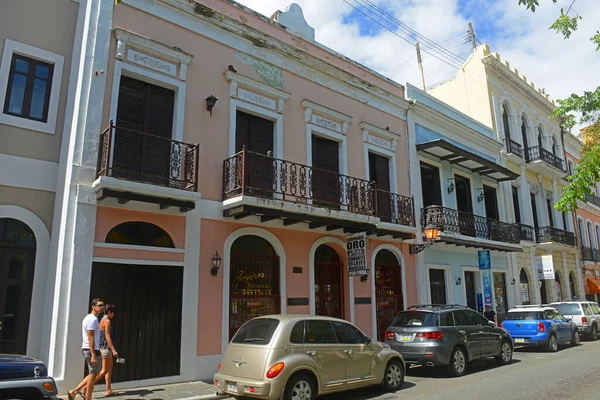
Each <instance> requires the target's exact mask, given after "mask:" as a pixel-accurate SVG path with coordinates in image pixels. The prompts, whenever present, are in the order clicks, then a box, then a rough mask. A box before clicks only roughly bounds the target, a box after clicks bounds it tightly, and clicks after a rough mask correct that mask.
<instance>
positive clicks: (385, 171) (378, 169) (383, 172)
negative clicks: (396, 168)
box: [369, 153, 390, 192]
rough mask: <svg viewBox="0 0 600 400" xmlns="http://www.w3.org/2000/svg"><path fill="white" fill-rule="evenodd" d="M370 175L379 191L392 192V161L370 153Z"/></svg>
mask: <svg viewBox="0 0 600 400" xmlns="http://www.w3.org/2000/svg"><path fill="white" fill-rule="evenodd" d="M369 175H370V176H369V180H371V181H375V183H376V184H377V189H380V190H385V191H387V192H389V191H390V160H389V159H388V158H387V157H384V156H380V155H379V154H374V153H369Z"/></svg>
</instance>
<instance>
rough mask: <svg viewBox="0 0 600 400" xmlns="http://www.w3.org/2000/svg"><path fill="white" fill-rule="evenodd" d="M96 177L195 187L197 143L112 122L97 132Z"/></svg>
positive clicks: (187, 188)
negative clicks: (122, 126) (127, 127)
mask: <svg viewBox="0 0 600 400" xmlns="http://www.w3.org/2000/svg"><path fill="white" fill-rule="evenodd" d="M99 147H100V149H99V151H98V166H97V169H96V177H100V176H110V177H114V178H120V179H126V180H129V181H137V182H143V183H150V184H153V185H158V186H165V187H170V188H175V189H181V190H188V191H194V192H195V191H197V190H198V175H197V168H198V145H197V144H189V143H183V142H179V141H177V140H172V139H171V138H166V137H162V136H157V135H150V134H147V133H143V132H138V131H135V130H132V129H126V128H121V127H118V126H115V125H114V124H113V123H112V121H111V122H110V125H109V126H108V128H106V129H105V130H104V131H103V132H102V134H101V135H100V146H99Z"/></svg>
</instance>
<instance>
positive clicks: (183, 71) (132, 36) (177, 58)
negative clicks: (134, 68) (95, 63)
mask: <svg viewBox="0 0 600 400" xmlns="http://www.w3.org/2000/svg"><path fill="white" fill-rule="evenodd" d="M114 34H115V37H116V38H117V49H116V53H115V58H116V59H118V60H121V61H131V62H135V63H136V64H139V65H143V66H145V67H147V68H150V69H153V70H155V71H159V72H162V73H165V74H167V75H171V76H177V75H176V73H175V74H173V73H172V72H173V71H172V70H171V68H170V67H169V64H170V63H169V62H168V61H172V62H174V63H176V64H177V65H179V79H180V80H182V81H185V80H186V78H187V66H188V64H189V63H190V62H191V61H192V59H193V58H194V56H193V55H192V54H190V53H186V52H185V51H183V50H181V49H180V48H177V47H174V46H169V45H167V44H164V43H161V42H158V41H156V40H153V39H150V38H147V37H145V36H142V35H139V34H137V33H134V32H131V31H128V30H126V29H123V28H114ZM131 47H135V48H136V49H138V50H141V51H144V52H145V53H148V54H143V53H140V52H138V51H135V50H134V57H133V58H134V60H136V56H135V53H137V60H136V61H132V60H131V58H130V57H129V54H128V55H127V57H126V56H125V50H126V48H128V53H129V51H131V50H132V49H131ZM154 56H158V57H161V58H162V59H164V60H161V59H158V58H156V57H154ZM167 60H168V61H167ZM171 65H173V64H171Z"/></svg>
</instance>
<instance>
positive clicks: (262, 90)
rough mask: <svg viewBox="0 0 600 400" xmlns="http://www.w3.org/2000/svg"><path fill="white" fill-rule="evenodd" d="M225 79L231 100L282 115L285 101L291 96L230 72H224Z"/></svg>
mask: <svg viewBox="0 0 600 400" xmlns="http://www.w3.org/2000/svg"><path fill="white" fill-rule="evenodd" d="M225 79H227V80H228V81H229V96H230V97H231V98H233V99H240V100H243V101H247V102H249V103H252V104H256V105H259V106H261V107H265V108H268V109H270V110H274V111H277V112H278V113H279V114H282V113H283V108H284V104H285V101H286V100H287V99H289V98H290V96H291V93H288V92H285V91H283V90H280V89H277V88H274V87H272V86H269V85H266V84H264V83H262V82H259V81H257V80H254V79H252V78H248V77H247V76H243V75H240V74H237V73H235V72H232V71H226V72H225ZM247 89H249V90H247Z"/></svg>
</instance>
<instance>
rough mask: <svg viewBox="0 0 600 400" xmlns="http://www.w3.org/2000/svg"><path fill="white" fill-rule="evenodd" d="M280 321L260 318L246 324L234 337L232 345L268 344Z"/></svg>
mask: <svg viewBox="0 0 600 400" xmlns="http://www.w3.org/2000/svg"><path fill="white" fill-rule="evenodd" d="M278 325H279V321H278V320H276V319H272V318H259V319H253V320H250V321H248V322H246V323H245V324H244V325H243V326H242V327H241V328H240V330H239V331H237V333H236V334H235V336H234V337H233V340H232V341H231V342H232V343H245V344H260V345H264V344H268V343H269V342H270V341H271V338H272V337H273V333H274V332H275V329H277V326H278Z"/></svg>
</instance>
